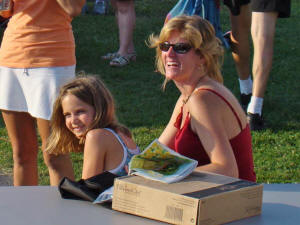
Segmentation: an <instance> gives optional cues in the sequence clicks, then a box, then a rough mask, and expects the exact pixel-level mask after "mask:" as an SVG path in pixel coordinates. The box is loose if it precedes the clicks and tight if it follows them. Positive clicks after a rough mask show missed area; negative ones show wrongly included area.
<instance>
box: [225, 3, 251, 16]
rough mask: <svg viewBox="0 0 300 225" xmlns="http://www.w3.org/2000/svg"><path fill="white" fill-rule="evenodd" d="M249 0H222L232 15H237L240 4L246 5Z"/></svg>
mask: <svg viewBox="0 0 300 225" xmlns="http://www.w3.org/2000/svg"><path fill="white" fill-rule="evenodd" d="M250 1H251V0H223V2H224V5H226V6H227V7H228V8H229V9H230V12H231V14H232V15H234V16H238V15H240V12H241V6H242V5H247V4H249V3H250Z"/></svg>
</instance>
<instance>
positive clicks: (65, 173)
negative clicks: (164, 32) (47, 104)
mask: <svg viewBox="0 0 300 225" xmlns="http://www.w3.org/2000/svg"><path fill="white" fill-rule="evenodd" d="M37 127H38V130H39V134H40V136H41V140H42V150H43V156H44V161H45V163H46V165H47V167H48V170H49V176H50V184H51V185H52V186H57V185H58V184H59V182H60V180H61V179H62V178H63V177H68V178H70V179H72V180H74V179H75V178H74V172H73V167H72V162H71V158H70V156H69V155H57V156H56V155H52V154H48V153H47V152H44V149H45V147H46V143H47V138H48V137H49V135H50V123H49V121H48V120H44V119H37Z"/></svg>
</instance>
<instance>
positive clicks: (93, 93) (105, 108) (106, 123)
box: [46, 76, 131, 154]
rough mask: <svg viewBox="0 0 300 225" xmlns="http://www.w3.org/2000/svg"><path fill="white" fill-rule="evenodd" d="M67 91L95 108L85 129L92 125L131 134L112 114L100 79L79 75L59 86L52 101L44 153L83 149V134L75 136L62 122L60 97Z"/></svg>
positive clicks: (61, 98)
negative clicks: (49, 130) (90, 121)
mask: <svg viewBox="0 0 300 225" xmlns="http://www.w3.org/2000/svg"><path fill="white" fill-rule="evenodd" d="M69 94H71V95H74V96H76V97H77V98H79V99H80V100H81V101H83V102H85V103H87V104H89V105H91V106H92V107H94V109H95V118H94V120H93V122H92V124H91V126H90V127H89V128H88V130H87V131H86V133H87V132H88V131H89V130H92V129H97V128H106V127H107V128H111V129H113V130H115V131H117V132H118V131H120V132H121V133H124V134H125V135H127V136H128V137H131V133H130V131H129V129H128V128H126V127H125V126H123V125H122V124H120V123H118V120H117V117H116V115H115V104H114V99H113V97H112V95H111V93H110V91H109V90H108V89H107V88H106V86H105V85H104V83H103V82H102V81H101V80H100V79H99V78H97V77H95V76H79V77H77V78H75V79H74V80H72V81H71V82H69V83H67V84H65V85H64V86H63V87H62V88H61V89H60V92H59V95H58V97H57V99H56V101H55V103H54V107H53V114H52V118H51V121H50V123H51V134H50V137H49V139H48V143H47V147H46V151H47V152H48V153H50V154H65V153H68V152H82V151H83V143H84V139H85V138H84V137H83V138H82V139H80V140H79V139H78V138H76V137H75V136H74V134H73V133H71V132H70V131H69V130H68V129H67V127H66V125H65V118H64V115H63V109H62V104H61V103H62V100H63V98H64V97H65V96H66V95H69ZM84 136H85V135H84Z"/></svg>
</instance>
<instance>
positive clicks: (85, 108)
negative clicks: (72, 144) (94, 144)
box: [61, 94, 95, 138]
mask: <svg viewBox="0 0 300 225" xmlns="http://www.w3.org/2000/svg"><path fill="white" fill-rule="evenodd" d="M61 105H62V109H63V114H64V117H65V124H66V127H67V128H68V130H70V131H71V132H72V133H73V134H74V135H75V136H76V137H77V138H81V137H83V135H84V134H85V132H86V130H87V129H88V128H89V127H90V125H91V124H92V122H93V121H94V117H95V110H94V107H93V106H91V105H89V104H87V103H85V102H83V101H81V100H80V99H79V98H77V97H76V96H75V95H72V94H67V95H66V96H64V97H63V99H62V102H61Z"/></svg>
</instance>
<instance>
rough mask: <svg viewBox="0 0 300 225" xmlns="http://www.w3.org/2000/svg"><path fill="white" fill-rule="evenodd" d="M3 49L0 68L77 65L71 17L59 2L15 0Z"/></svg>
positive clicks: (0, 53)
mask: <svg viewBox="0 0 300 225" xmlns="http://www.w3.org/2000/svg"><path fill="white" fill-rule="evenodd" d="M13 1H14V7H13V16H12V18H11V19H10V21H9V23H8V26H7V28H6V30H5V33H4V36H3V40H2V44H1V48H0V66H5V67H11V68H33V67H56V66H71V65H74V64H75V63H76V59H75V42H74V37H73V32H72V26H71V20H72V19H71V17H70V16H69V15H68V14H67V13H66V12H65V11H64V10H63V9H62V8H61V7H60V6H59V5H58V3H57V2H56V0H13Z"/></svg>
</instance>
